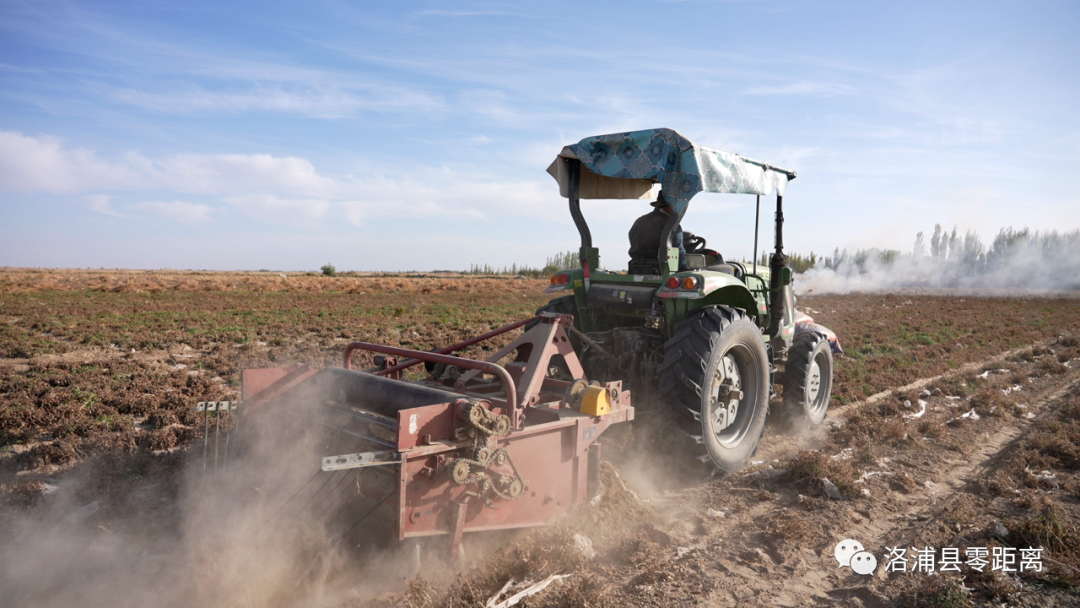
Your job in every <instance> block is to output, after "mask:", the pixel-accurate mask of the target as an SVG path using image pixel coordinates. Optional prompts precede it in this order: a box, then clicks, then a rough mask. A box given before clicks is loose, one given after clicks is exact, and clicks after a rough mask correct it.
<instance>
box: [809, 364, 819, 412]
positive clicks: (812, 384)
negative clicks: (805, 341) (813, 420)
mask: <svg viewBox="0 0 1080 608" xmlns="http://www.w3.org/2000/svg"><path fill="white" fill-rule="evenodd" d="M819 391H821V367H820V366H819V365H818V362H817V359H814V360H813V361H812V362H811V363H810V371H809V373H807V375H806V396H807V398H808V399H809V400H810V403H817V398H818V392H819Z"/></svg>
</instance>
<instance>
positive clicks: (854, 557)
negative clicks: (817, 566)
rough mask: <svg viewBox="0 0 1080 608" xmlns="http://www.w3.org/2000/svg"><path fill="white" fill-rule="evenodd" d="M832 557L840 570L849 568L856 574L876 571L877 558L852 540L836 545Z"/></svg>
mask: <svg viewBox="0 0 1080 608" xmlns="http://www.w3.org/2000/svg"><path fill="white" fill-rule="evenodd" d="M833 557H835V558H836V563H837V564H839V566H840V567H841V568H851V570H852V572H855V573H856V574H873V573H874V570H876V569H877V558H876V557H874V554H873V553H870V552H869V551H867V550H866V548H865V547H863V545H862V543H860V542H859V541H857V540H855V539H853V538H848V539H845V540H842V541H840V542H839V543H837V544H836V548H835V549H833Z"/></svg>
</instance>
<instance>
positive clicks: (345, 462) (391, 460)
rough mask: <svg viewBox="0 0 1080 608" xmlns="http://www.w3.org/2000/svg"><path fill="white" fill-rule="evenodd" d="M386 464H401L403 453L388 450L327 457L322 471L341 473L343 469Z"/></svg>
mask: <svg viewBox="0 0 1080 608" xmlns="http://www.w3.org/2000/svg"><path fill="white" fill-rule="evenodd" d="M386 464H401V452H398V451H395V450H386V451H382V452H360V453H358V454H342V455H341V456H327V457H325V458H323V459H322V470H323V471H340V470H343V469H359V468H363V467H377V466H382V465H386Z"/></svg>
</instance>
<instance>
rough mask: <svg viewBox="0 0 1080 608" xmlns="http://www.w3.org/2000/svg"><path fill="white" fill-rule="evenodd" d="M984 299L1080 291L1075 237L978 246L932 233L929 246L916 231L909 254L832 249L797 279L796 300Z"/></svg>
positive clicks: (1010, 234) (999, 240) (1006, 232)
mask: <svg viewBox="0 0 1080 608" xmlns="http://www.w3.org/2000/svg"><path fill="white" fill-rule="evenodd" d="M924 288H925V289H942V288H948V289H952V290H959V291H961V292H970V293H978V292H981V291H985V292H986V293H992V292H995V291H1002V290H1025V291H1030V292H1060V291H1073V290H1080V230H1073V231H1071V232H1066V233H1058V232H1057V231H1049V232H1038V231H1033V230H1029V229H1027V228H1024V229H1021V230H1014V229H1012V228H1005V229H1002V230H1001V231H1000V232H998V235H997V237H995V238H994V241H993V243H992V244H991V245H990V246H989V247H986V246H985V245H983V243H982V241H981V239H980V238H979V236H978V234H976V233H975V232H974V231H968V232H967V234H965V235H963V236H961V235H960V234H959V233H958V231H957V230H956V228H953V230H952V232H951V233H949V232H945V231H942V229H941V226H940V225H937V226H935V227H934V233H933V234H932V235H931V237H930V239H929V243H928V242H927V240H926V238H925V237H924V235H923V233H922V232H920V233H919V234H918V235H917V236H916V238H915V245H914V247H913V248H912V251H911V253H901V252H899V251H896V250H882V249H860V250H858V251H856V252H855V253H854V254H849V253H848V252H847V250H844V251H839V250H837V251H836V252H835V253H834V254H833V255H832V256H831V257H827V258H824V259H823V260H819V261H818V263H815V264H814V266H813V267H812V268H810V269H808V270H806V271H805V272H803V274H801V275H800V276H799V277H798V278H797V282H796V291H797V292H798V293H799V294H805V295H809V294H823V293H851V292H856V291H863V292H866V291H882V290H895V289H915V290H918V289H924Z"/></svg>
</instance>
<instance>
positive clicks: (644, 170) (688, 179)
mask: <svg viewBox="0 0 1080 608" xmlns="http://www.w3.org/2000/svg"><path fill="white" fill-rule="evenodd" d="M571 158H576V159H578V160H580V161H581V166H582V171H581V181H580V187H579V196H580V198H583V199H595V198H615V199H630V198H651V196H652V195H651V191H652V185H653V184H660V187H661V188H662V189H663V191H664V199H665V200H666V201H667V202H668V204H669V205H671V207H672V208H673V209H674V210H675V211H679V212H681V211H682V210H683V209H684V208H685V207H686V205H687V204H688V203H689V202H690V199H691V198H693V197H694V195H695V194H697V193H698V192H721V193H736V194H772V193H773V192H776V193H778V194H780V195H781V196H783V194H784V191H785V190H786V189H787V183H788V181H790V180H792V179H795V172H794V171H788V170H787V169H781V168H780V167H774V166H772V165H769V164H766V163H763V162H760V161H756V160H752V159H749V158H746V157H745V156H739V155H738V154H732V153H731V152H721V151H720V150H713V149H711V148H706V147H704V146H699V145H697V144H695V143H694V142H692V141H690V140H689V139H687V138H685V137H683V136H682V135H680V134H679V132H678V131H674V130H672V129H648V130H645V131H632V132H629V133H613V134H611V135H597V136H595V137H586V138H585V139H583V140H581V141H580V142H578V143H576V144H573V145H570V146H567V147H565V148H563V150H562V152H560V153H559V156H558V157H557V158H556V159H555V162H553V163H552V164H551V166H550V167H548V173H550V174H551V176H552V177H554V178H555V180H556V181H558V182H559V192H560V194H562V196H564V197H566V196H569V190H570V188H569V183H570V177H569V171H568V170H567V169H566V160H565V159H571Z"/></svg>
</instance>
